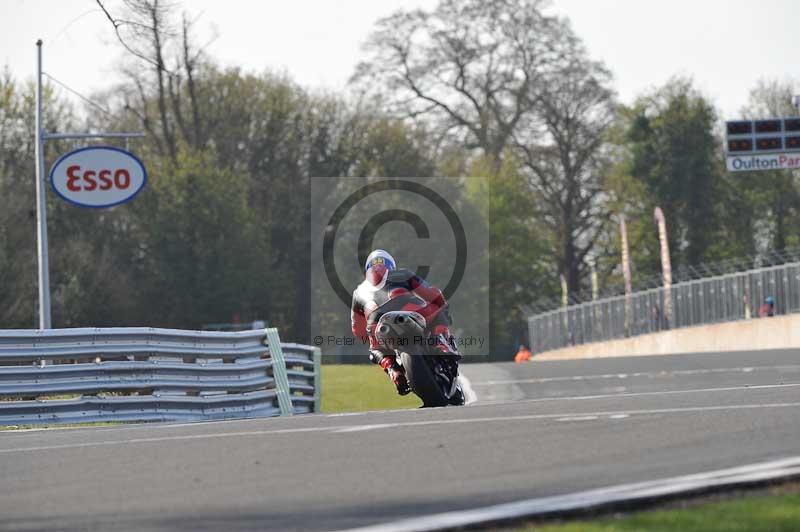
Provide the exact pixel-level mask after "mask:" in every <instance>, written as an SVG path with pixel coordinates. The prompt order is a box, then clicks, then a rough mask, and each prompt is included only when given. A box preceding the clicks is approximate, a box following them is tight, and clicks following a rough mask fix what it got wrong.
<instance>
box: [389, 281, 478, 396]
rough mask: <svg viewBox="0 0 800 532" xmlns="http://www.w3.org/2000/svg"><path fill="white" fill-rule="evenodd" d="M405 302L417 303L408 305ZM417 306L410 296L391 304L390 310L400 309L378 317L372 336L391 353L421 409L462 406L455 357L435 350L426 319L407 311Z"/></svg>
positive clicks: (417, 313) (395, 300)
mask: <svg viewBox="0 0 800 532" xmlns="http://www.w3.org/2000/svg"><path fill="white" fill-rule="evenodd" d="M407 298H416V299H418V301H408V300H406V299H407ZM403 300H405V301H403ZM420 302H421V299H419V298H417V297H416V296H413V295H408V296H406V297H401V298H399V299H393V300H391V302H390V306H392V307H395V308H397V307H398V306H400V307H401V309H400V310H389V311H387V312H385V313H384V314H383V315H382V316H381V317H380V319H379V320H378V322H377V323H376V326H375V336H376V338H377V339H378V341H379V342H380V344H381V345H383V346H386V347H388V348H390V349H394V351H395V358H396V360H397V362H398V364H400V365H401V366H402V367H403V369H404V370H405V374H406V379H407V380H408V384H409V386H410V388H411V391H413V392H414V393H415V394H416V395H417V396H418V397H419V398H420V399H422V406H423V407H432V406H448V405H463V404H464V392H463V391H462V389H461V385H460V384H459V381H458V359H457V357H455V356H450V355H444V354H442V353H440V352H439V351H437V350H436V349H434V346H435V345H436V341H435V338H434V337H433V335H432V334H431V332H430V331H429V329H428V324H427V322H426V319H425V317H424V316H423V315H422V314H420V313H419V312H416V311H415V310H409V307H410V308H414V306H415V304H419V303H420ZM392 303H393V304H392ZM422 305H424V302H422Z"/></svg>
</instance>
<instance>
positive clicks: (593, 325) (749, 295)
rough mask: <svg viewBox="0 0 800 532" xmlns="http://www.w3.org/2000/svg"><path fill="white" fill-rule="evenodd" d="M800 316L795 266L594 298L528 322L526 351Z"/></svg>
mask: <svg viewBox="0 0 800 532" xmlns="http://www.w3.org/2000/svg"><path fill="white" fill-rule="evenodd" d="M768 297H771V298H772V299H773V300H774V308H773V309H771V310H769V312H771V313H774V314H776V315H777V314H789V313H793V312H800V262H793V263H790V264H783V265H780V266H772V267H767V268H759V269H754V270H749V271H744V272H737V273H731V274H726V275H719V276H716V277H709V278H706V279H698V280H694V281H687V282H681V283H677V284H673V285H672V286H671V288H669V289H665V288H663V287H661V288H655V289H651V290H644V291H640V292H635V293H633V294H631V295H630V296H624V295H623V296H616V297H609V298H605V299H599V300H597V301H592V302H588V303H581V304H578V305H572V306H568V307H564V308H561V309H558V310H552V311H549V312H545V313H542V314H537V315H533V316H530V317H529V318H528V332H529V334H530V342H531V349H532V350H533V352H534V353H541V352H543V351H549V350H551V349H558V348H561V347H567V346H571V345H579V344H584V343H589V342H602V341H605V340H612V339H615V338H626V337H630V336H637V335H640V334H648V333H653V332H659V331H663V330H668V329H677V328H681V327H691V326H693V325H703V324H709V323H720V322H725V321H734V320H742V319H750V318H757V317H759V314H760V313H762V314H763V313H766V312H767V311H768V309H767V307H763V308H762V305H764V303H765V301H766V299H767V298H768Z"/></svg>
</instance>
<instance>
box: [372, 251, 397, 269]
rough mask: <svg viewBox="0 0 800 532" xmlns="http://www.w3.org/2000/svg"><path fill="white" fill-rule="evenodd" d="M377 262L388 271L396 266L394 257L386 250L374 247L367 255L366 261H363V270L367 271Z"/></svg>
mask: <svg viewBox="0 0 800 532" xmlns="http://www.w3.org/2000/svg"><path fill="white" fill-rule="evenodd" d="M378 264H382V265H383V266H384V267H385V268H386V269H387V270H389V271H392V270H394V269H395V268H397V265H396V264H395V262H394V258H393V257H392V256H391V255H389V253H388V252H387V251H384V250H382V249H376V250H375V251H373V252H372V253H370V254H369V256H368V257H367V262H365V263H364V272H367V271H369V269H370V268H371V267H373V266H376V265H378Z"/></svg>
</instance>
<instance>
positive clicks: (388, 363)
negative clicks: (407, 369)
mask: <svg viewBox="0 0 800 532" xmlns="http://www.w3.org/2000/svg"><path fill="white" fill-rule="evenodd" d="M379 364H380V366H381V367H382V368H383V370H384V371H385V372H386V374H387V375H388V376H389V379H391V381H392V382H393V383H394V385H395V387H396V388H397V393H399V394H400V395H407V394H408V393H410V392H411V388H410V387H409V386H408V379H406V374H405V373H404V372H403V368H401V367H400V366H399V365H398V364H397V362H396V361H395V360H394V356H384V357H383V358H382V359H381V361H380V362H379Z"/></svg>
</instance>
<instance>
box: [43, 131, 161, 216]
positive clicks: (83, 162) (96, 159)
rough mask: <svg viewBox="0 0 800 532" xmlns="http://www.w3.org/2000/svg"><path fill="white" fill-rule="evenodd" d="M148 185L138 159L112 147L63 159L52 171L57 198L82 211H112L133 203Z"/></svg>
mask: <svg viewBox="0 0 800 532" xmlns="http://www.w3.org/2000/svg"><path fill="white" fill-rule="evenodd" d="M146 182H147V171H146V170H145V168H144V165H143V164H142V162H141V161H140V160H139V159H138V158H136V157H135V156H134V155H132V154H130V153H128V152H127V151H125V150H121V149H119V148H113V147H110V146H90V147H88V148H81V149H79V150H75V151H73V152H70V153H68V154H66V155H64V156H62V157H61V158H60V159H59V160H58V161H56V163H55V164H54V165H53V168H52V169H51V170H50V184H51V186H52V187H53V190H55V192H56V194H58V195H59V196H61V197H62V198H63V199H65V200H67V201H68V202H70V203H74V204H75V205H79V206H81V207H95V208H99V207H111V206H113V205H119V204H120V203H125V202H126V201H130V200H132V199H133V198H134V197H135V196H136V195H137V194H138V193H139V192H141V190H142V188H144V185H145V183H146Z"/></svg>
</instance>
